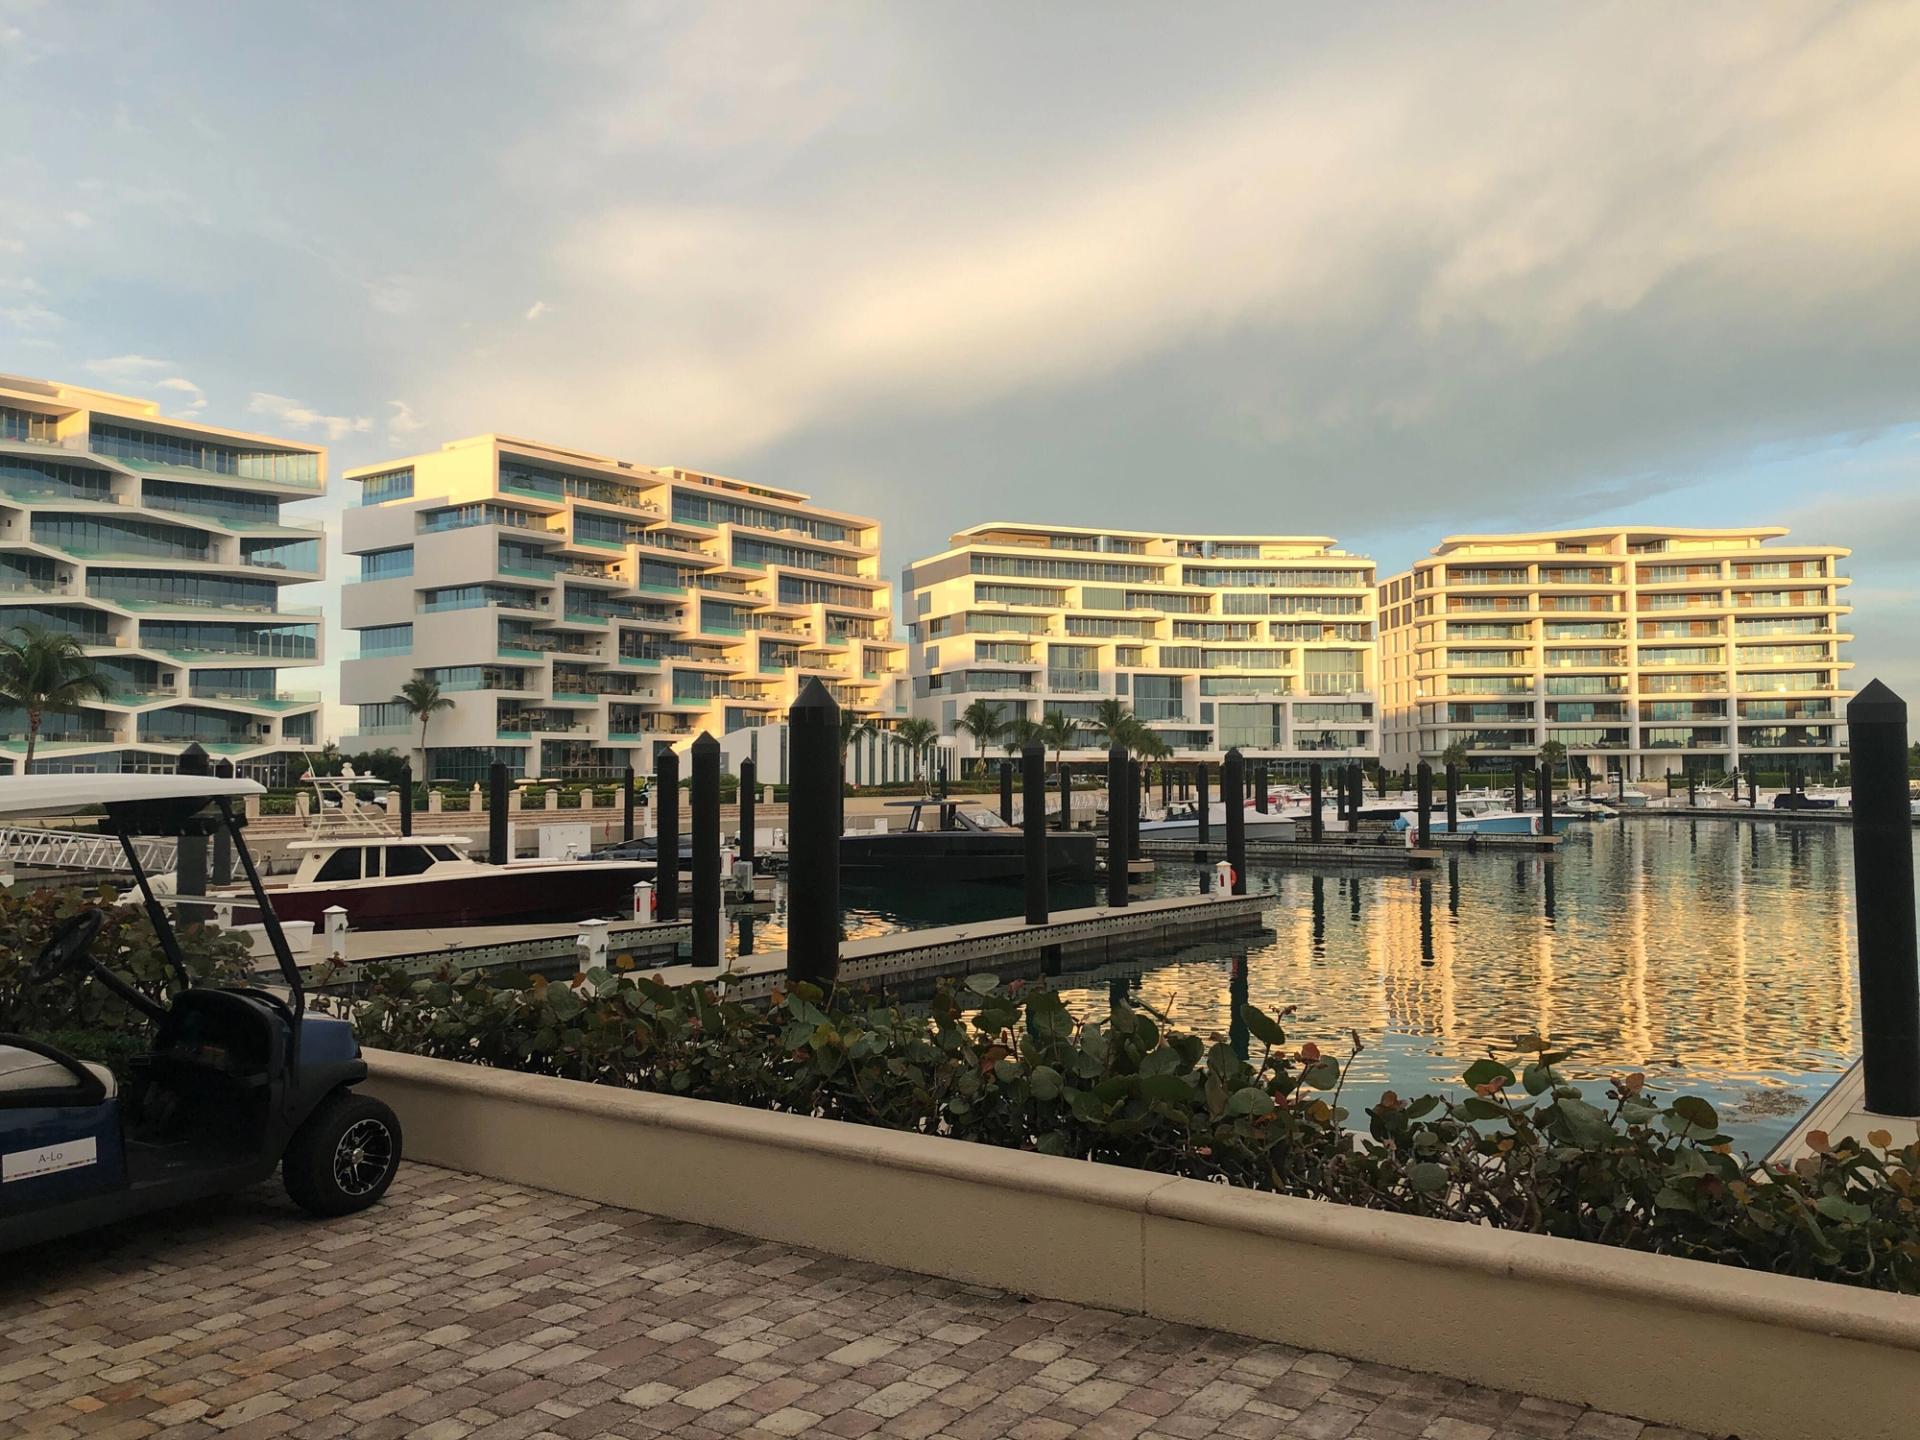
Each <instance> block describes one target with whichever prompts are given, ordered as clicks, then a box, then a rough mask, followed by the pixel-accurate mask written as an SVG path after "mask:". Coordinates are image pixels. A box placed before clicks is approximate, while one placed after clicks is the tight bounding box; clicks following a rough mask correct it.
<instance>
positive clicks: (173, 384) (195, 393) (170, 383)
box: [154, 375, 207, 415]
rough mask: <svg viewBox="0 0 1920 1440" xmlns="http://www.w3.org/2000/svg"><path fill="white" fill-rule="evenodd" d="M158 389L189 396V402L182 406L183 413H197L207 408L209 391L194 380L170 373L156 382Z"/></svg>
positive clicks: (181, 412)
mask: <svg viewBox="0 0 1920 1440" xmlns="http://www.w3.org/2000/svg"><path fill="white" fill-rule="evenodd" d="M154 389H156V390H171V391H175V392H177V393H178V394H181V395H185V396H186V397H187V403H186V405H185V406H184V407H182V408H181V410H180V412H179V413H180V414H182V415H195V414H198V413H199V412H200V411H202V410H204V409H206V408H207V392H206V391H204V390H202V389H201V388H200V387H199V386H198V385H196V384H194V383H193V381H191V380H188V379H186V378H184V377H182V376H179V375H170V376H168V377H167V378H166V379H165V380H161V381H158V382H156V383H155V385H154Z"/></svg>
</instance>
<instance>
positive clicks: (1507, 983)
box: [756, 818, 1859, 1156]
mask: <svg viewBox="0 0 1920 1440" xmlns="http://www.w3.org/2000/svg"><path fill="white" fill-rule="evenodd" d="M1852 838H1853V837H1852V834H1851V832H1850V830H1849V829H1848V828H1847V827H1846V826H1844V825H1832V824H1807V823H1792V822H1788V823H1780V824H1769V823H1757V824H1754V823H1741V822H1736V821H1724V820H1689V819H1679V818H1645V819H1633V820H1618V821H1610V822H1606V823H1602V824H1595V825H1580V826H1576V827H1575V829H1574V831H1573V833H1572V834H1571V835H1570V836H1569V838H1568V840H1567V843H1566V844H1565V846H1564V847H1563V850H1562V852H1561V853H1560V854H1559V855H1558V856H1556V857H1554V858H1552V859H1548V858H1546V857H1545V856H1542V855H1538V854H1531V853H1529V854H1515V853H1513V852H1511V851H1508V852H1502V853H1498V854H1496V853H1491V852H1488V853H1479V854H1469V853H1466V852H1464V851H1462V852H1458V853H1455V854H1453V855H1451V856H1450V857H1448V858H1445V859H1443V860H1442V861H1441V862H1440V863H1439V865H1438V866H1437V867H1436V868H1435V869H1433V870H1429V871H1412V872H1409V871H1405V870H1398V869H1395V870H1388V869H1385V868H1367V869H1354V870H1343V871H1335V870H1322V871H1315V872H1309V871H1302V870H1293V869H1286V870H1277V869H1275V870H1270V869H1263V868H1261V867H1259V866H1258V865H1255V866H1254V867H1253V868H1252V870H1251V873H1250V874H1249V877H1248V880H1249V888H1250V889H1251V890H1253V891H1254V892H1256V893H1262V894H1267V895H1270V896H1271V904H1270V905H1269V907H1268V908H1267V910H1266V912H1265V916H1264V921H1265V924H1266V925H1267V927H1268V928H1269V930H1270V932H1271V933H1270V934H1256V935H1251V936H1246V937H1242V938H1239V939H1235V940H1232V941H1214V942H1209V943H1205V944H1199V945H1195V946H1191V947H1189V948H1186V949H1183V950H1178V951H1174V952H1171V953H1168V954H1162V955H1153V956H1143V957H1140V958H1139V959H1138V960H1136V961H1133V962H1131V963H1128V964H1124V965H1111V966H1107V967H1104V968H1101V969H1099V970H1094V971H1082V972H1077V973H1072V974H1069V975H1066V976H1064V977H1062V978H1061V980H1060V981H1059V982H1058V983H1059V984H1060V985H1061V986H1062V987H1063V989H1064V993H1065V996H1066V999H1067V1002H1068V1004H1069V1005H1070V1006H1071V1007H1072V1008H1073V1009H1074V1010H1075V1011H1076V1012H1077V1013H1080V1014H1083V1015H1093V1014H1099V1013H1103V1012H1104V1010H1105V1007H1106V1005H1107V1003H1108V997H1109V995H1110V993H1111V992H1112V989H1113V987H1114V986H1115V985H1116V984H1120V985H1124V986H1125V989H1126V992H1127V993H1128V994H1129V995H1130V996H1132V997H1134V998H1136V999H1138V1000H1140V1001H1143V1002H1145V1003H1147V1004H1149V1005H1152V1006H1153V1007H1154V1008H1155V1009H1156V1010H1159V1011H1161V1012H1163V1013H1165V1014H1167V1015H1168V1016H1169V1017H1170V1019H1171V1021H1172V1023H1173V1024H1174V1025H1176V1026H1178V1027H1180V1028H1183V1029H1188V1030H1192V1031H1196V1032H1198V1033H1200V1034H1203V1035H1209V1036H1213V1035H1218V1036H1220V1037H1222V1038H1227V1037H1229V1036H1230V1035H1231V1033H1232V1030H1233V1026H1232V1019H1233V1012H1234V1005H1235V1001H1236V998H1237V996H1238V995H1239V994H1240V993H1241V987H1240V977H1241V975H1243V976H1244V994H1245V996H1246V998H1247V999H1248V1000H1250V1001H1252V1003H1254V1004H1256V1005H1259V1006H1261V1007H1262V1008H1264V1009H1266V1010H1268V1011H1269V1012H1270V1013H1276V1014H1277V1013H1278V1012H1279V1011H1281V1010H1285V1009H1287V1008H1289V1007H1291V1008H1292V1010H1293V1014H1292V1015H1291V1016H1290V1017H1288V1018H1287V1019H1286V1020H1285V1021H1284V1023H1285V1025H1286V1028H1287V1032H1288V1036H1289V1040H1290V1041H1291V1042H1294V1043H1298V1042H1305V1041H1309V1040H1311V1041H1313V1042H1314V1043H1316V1044H1318V1045H1319V1046H1320V1047H1321V1048H1322V1049H1325V1050H1328V1051H1331V1052H1333V1053H1337V1054H1343V1055H1344V1054H1345V1053H1347V1052H1348V1051H1349V1050H1350V1049H1351V1041H1350V1039H1349V1038H1348V1037H1349V1034H1350V1032H1357V1033H1358V1034H1359V1036H1360V1041H1361V1047H1362V1048H1361V1052H1360V1054H1359V1056H1358V1058H1357V1059H1356V1060H1355V1061H1354V1063H1353V1065H1352V1067H1351V1069H1350V1071H1349V1075H1348V1080H1347V1084H1346V1089H1345V1093H1344V1100H1343V1103H1346V1104H1347V1105H1348V1107H1349V1108H1350V1109H1351V1110H1352V1111H1353V1113H1354V1116H1355V1117H1356V1119H1362V1120H1363V1107H1365V1106H1366V1105H1369V1104H1371V1103H1373V1101H1374V1100H1375V1099H1376V1098H1377V1097H1378V1096H1379V1094H1380V1093H1381V1092H1382V1091H1384V1090H1394V1091H1397V1092H1398V1093H1399V1094H1401V1095H1402V1096H1412V1095H1419V1094H1423V1093H1427V1092H1429V1091H1433V1092H1439V1093H1451V1094H1455V1095H1459V1094H1461V1093H1463V1092H1462V1089H1461V1087H1460V1085H1459V1077H1460V1073H1461V1071H1462V1070H1464V1069H1465V1067H1466V1066H1467V1064H1469V1063H1470V1062H1471V1061H1472V1060H1473V1059H1475V1058H1477V1057H1479V1056H1481V1055H1484V1054H1487V1053H1488V1052H1489V1051H1491V1052H1492V1053H1494V1054H1495V1055H1498V1056H1500V1057H1501V1058H1503V1059H1508V1058H1511V1057H1512V1055H1513V1054H1514V1050H1515V1042H1516V1040H1517V1039H1518V1038H1519V1037H1522V1036H1526V1035H1530V1034H1538V1035H1542V1036H1544V1037H1546V1038H1547V1039H1549V1040H1551V1041H1552V1042H1553V1043H1554V1044H1555V1046H1556V1048H1562V1049H1569V1050H1572V1051H1573V1052H1574V1053H1573V1058H1572V1059H1571V1060H1569V1061H1568V1062H1567V1063H1566V1064H1565V1065H1564V1066H1563V1067H1562V1068H1563V1069H1564V1070H1566V1071H1567V1072H1569V1073H1570V1074H1571V1075H1573V1076H1575V1077H1577V1079H1578V1080H1580V1081H1581V1082H1583V1083H1584V1082H1588V1081H1589V1080H1590V1081H1591V1082H1592V1083H1591V1085H1590V1087H1589V1089H1588V1098H1589V1099H1591V1100H1595V1101H1599V1100H1600V1099H1601V1098H1602V1095H1603V1092H1604V1088H1605V1086H1604V1080H1605V1078H1606V1077H1608V1076H1612V1075H1616V1074H1625V1073H1627V1072H1629V1071H1633V1070H1643V1071H1645V1072H1646V1074H1647V1076H1648V1079H1649V1081H1650V1082H1651V1083H1652V1084H1653V1085H1654V1086H1655V1087H1656V1088H1657V1089H1659V1090H1661V1091H1663V1092H1665V1093H1667V1094H1668V1095H1672V1094H1674V1093H1679V1092H1681V1091H1685V1092H1689V1093H1694V1094H1699V1095H1702V1096H1705V1097H1706V1098H1707V1099H1708V1100H1710V1101H1711V1102H1712V1103H1713V1104H1714V1105H1715V1106H1716V1107H1717V1108H1718V1109H1719V1111H1720V1114H1721V1117H1722V1121H1723V1128H1724V1129H1725V1130H1726V1131H1727V1133H1729V1134H1730V1135H1732V1136H1733V1137H1734V1139H1735V1142H1736V1145H1737V1147H1738V1148H1740V1149H1744V1150H1747V1151H1749V1152H1750V1153H1752V1154H1754V1155H1756V1156H1757V1155H1758V1154H1760V1153H1762V1152H1763V1151H1764V1150H1765V1149H1767V1148H1768V1147H1769V1146H1771V1144H1772V1143H1773V1142H1774V1141H1775V1140H1777V1139H1778V1138H1779V1137H1780V1136H1782V1135H1784V1134H1785V1133H1786V1131H1787V1129H1788V1128H1789V1126H1790V1125H1791V1124H1792V1122H1793V1119H1794V1117H1795V1116H1797V1115H1798V1114H1799V1113H1800V1111H1801V1110H1802V1109H1804V1108H1805V1106H1806V1105H1807V1104H1809V1103H1811V1101H1812V1100H1813V1099H1815V1098H1817V1097H1818V1096H1819V1094H1820V1093H1821V1092H1822V1091H1823V1090H1824V1089H1825V1088H1826V1086H1827V1085H1828V1084H1829V1083H1830V1082H1831V1081H1832V1079H1833V1077H1834V1075H1835V1074H1836V1073H1838V1072H1839V1071H1840V1070H1842V1069H1844V1068H1845V1067H1846V1066H1847V1065H1848V1064H1849V1063H1851V1061H1852V1060H1853V1059H1854V1058H1855V1057H1856V1056H1857V1055H1858V1054H1859V1016H1858V996H1857V978H1856V971H1855V957H1854V932H1853V861H1852ZM1199 873H1200V870H1199V867H1196V866H1193V865H1190V864H1184V863H1165V862H1163V863H1162V865H1161V867H1160V872H1159V875H1158V877H1157V880H1156V889H1157V891H1158V892H1159V893H1163V894H1183V895H1184V894H1192V893H1194V892H1195V890H1196V889H1197V887H1198V879H1199ZM845 898H846V904H847V910H846V928H847V933H848V935H849V937H850V938H853V937H858V936H862V935H872V934H880V933H885V932H887V931H892V930H898V929H917V928H921V927H925V926H930V925H949V924H962V923H965V922H966V921H968V920H974V919H983V918H988V917H993V916H1002V915H1009V914H1017V913H1019V911H1020V893H1019V891H1018V889H1017V887H1000V886H991V885H958V886H948V887H932V888H930V887H924V886H922V887H915V888H913V889H911V890H905V889H903V890H901V891H899V892H895V891H892V890H849V891H847V892H846V897H845ZM1097 903H1099V901H1098V899H1097V898H1096V896H1095V895H1094V893H1093V891H1092V888H1091V887H1078V888H1075V887H1062V886H1056V887H1055V893H1054V908H1055V909H1057V910H1058V909H1066V908H1068V907H1070V906H1075V905H1090V904H1097ZM780 920H781V917H780V915H779V913H777V912H776V914H775V915H774V916H773V917H771V919H770V920H769V921H768V922H766V923H763V924H762V925H761V926H760V927H758V928H757V930H756V944H757V945H759V946H761V947H763V948H764V947H768V946H778V945H779V944H780V943H781V936H780Z"/></svg>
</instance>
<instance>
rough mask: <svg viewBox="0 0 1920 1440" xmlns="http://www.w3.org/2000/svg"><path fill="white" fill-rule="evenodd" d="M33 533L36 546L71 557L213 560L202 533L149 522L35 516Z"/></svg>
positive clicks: (87, 517)
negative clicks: (100, 556)
mask: <svg viewBox="0 0 1920 1440" xmlns="http://www.w3.org/2000/svg"><path fill="white" fill-rule="evenodd" d="M32 533H33V539H34V543H35V544H38V545H47V546H51V547H52V548H53V549H56V550H65V551H68V552H69V553H70V554H74V555H88V556H92V555H152V556H156V557H158V558H161V559H167V560H207V559H210V558H212V551H211V543H212V542H211V539H210V537H209V536H208V535H207V533H206V532H205V531H204V530H180V529H176V528H174V527H173V526H171V525H157V524H155V523H153V522H152V521H140V520H100V519H95V518H94V517H92V516H79V515H35V516H34V517H33V532H32Z"/></svg>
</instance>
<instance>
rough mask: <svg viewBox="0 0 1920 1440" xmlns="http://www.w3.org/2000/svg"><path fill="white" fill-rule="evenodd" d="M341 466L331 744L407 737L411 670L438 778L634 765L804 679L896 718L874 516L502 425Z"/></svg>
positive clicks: (414, 726) (397, 744)
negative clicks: (349, 560)
mask: <svg viewBox="0 0 1920 1440" xmlns="http://www.w3.org/2000/svg"><path fill="white" fill-rule="evenodd" d="M347 478H348V479H349V480H352V481H355V482H356V483H357V484H358V485H359V487H360V497H359V498H360V504H359V505H358V507H357V508H354V509H351V510H349V511H348V512H347V513H346V515H345V517H344V521H343V527H342V531H343V536H344V541H345V547H346V549H347V551H348V552H349V554H350V555H352V556H353V557H354V558H355V563H356V564H357V565H358V567H359V578H358V580H357V581H355V582H354V583H351V584H349V585H347V586H346V587H345V590H344V593H343V597H342V607H341V611H342V613H341V618H342V623H343V624H344V625H345V626H346V628H348V629H349V630H352V631H354V632H356V635H357V637H358V641H359V648H358V658H356V659H351V660H347V661H345V662H344V663H343V664H342V666H341V699H342V701H343V702H345V703H346V704H347V705H348V706H350V707H354V708H355V711H356V714H357V717H358V723H357V727H356V729H355V731H354V733H353V734H351V735H349V736H348V737H347V738H346V739H345V740H344V741H343V742H342V745H343V748H345V749H347V750H348V751H349V752H354V751H358V750H363V749H377V748H382V747H390V748H393V749H397V750H401V751H403V752H405V751H415V752H417V751H418V748H419V739H420V726H419V724H418V722H417V721H414V720H413V719H412V718H411V717H410V716H409V715H408V713H407V711H406V710H405V708H404V707H403V706H401V705H398V704H396V703H395V701H394V697H395V695H396V694H397V693H398V692H399V690H400V688H401V686H402V685H403V684H404V683H405V682H406V681H408V680H409V679H411V678H413V677H415V676H423V677H427V678H430V679H432V680H434V681H436V682H437V683H438V684H439V687H440V690H441V692H442V694H444V695H445V696H447V697H448V698H450V699H452V700H453V701H454V702H455V703H454V707H453V709H451V710H449V711H445V712H443V713H441V714H438V715H435V716H433V717H432V718H431V720H430V721H429V722H428V726H427V735H426V739H427V753H426V755H425V756H424V757H423V760H422V763H423V764H424V767H425V774H426V775H427V776H428V777H429V778H432V779H435V780H453V781H469V780H474V779H478V778H480V777H482V776H483V775H484V774H485V772H486V770H487V767H488V766H489V765H491V764H492V762H493V761H495V760H496V759H497V760H500V761H503V762H504V763H505V764H506V765H507V767H508V769H509V771H510V772H511V773H512V774H514V775H516V776H521V777H525V778H529V779H531V778H538V777H547V778H553V777H582V778H595V777H606V776H609V775H617V774H618V773H619V772H620V771H621V770H622V769H623V768H624V767H625V766H627V765H632V766H633V767H634V769H635V770H636V771H639V772H640V773H643V774H646V773H651V771H652V768H653V755H654V752H655V749H656V747H657V746H658V745H660V744H662V743H666V744H684V743H685V742H686V741H687V740H689V739H690V738H691V737H692V736H694V735H696V734H698V733H699V732H700V731H702V730H706V731H709V732H711V733H712V734H714V735H715V736H717V737H719V736H728V737H731V736H733V735H735V734H737V733H738V732H742V731H749V730H759V729H762V728H764V727H766V726H768V725H769V724H777V722H778V721H779V720H780V718H781V717H782V716H784V714H785V712H786V709H787V706H788V705H789V704H790V703H791V702H792V700H793V698H794V697H795V696H796V695H797V694H798V691H799V687H800V686H801V685H802V684H803V683H805V681H807V680H808V679H810V678H813V677H818V678H819V679H821V680H822V681H824V682H825V683H826V685H827V687H828V689H829V690H830V691H832V693H833V695H834V697H835V698H836V699H837V700H838V701H839V702H840V704H841V705H842V706H843V707H845V708H847V709H850V710H852V711H854V712H856V713H858V714H861V715H863V716H867V717H872V718H881V717H890V716H891V714H892V712H893V708H894V698H893V685H894V680H895V677H896V676H897V674H898V671H899V668H900V666H899V654H900V651H901V649H902V647H901V646H900V645H899V644H898V643H897V642H895V641H894V639H893V638H892V636H893V620H892V603H891V601H892V586H891V585H890V584H889V583H888V582H887V581H885V580H883V579H881V578H880V575H879V553H880V526H879V523H878V522H877V521H875V520H872V519H868V518H866V517H864V516H859V515H848V514H843V513H841V512H839V511H834V510H827V509H824V508H822V507H820V506H817V505H814V504H811V503H810V502H809V500H808V497H807V496H805V495H803V494H800V493H798V492H796V491H792V490H779V489H774V488H773V487H770V486H766V485H759V484H751V483H748V482H746V481H741V480H731V479H727V478H725V477H722V476H717V475H707V474H702V473H699V472H697V471H691V470H681V469H662V468H655V467H650V466H643V465H637V464H632V463H630V462H627V461H623V460H615V459H609V458H607V457H605V456H600V455H593V454H589V453H586V452H583V451H578V450H566V449H561V448H558V447H555V446H551V445H542V444H536V443H533V442H531V441H526V440H516V439H513V438H511V437H508V436H503V435H480V436H475V437H473V438H471V439H467V440H458V441H454V442H451V443H449V444H447V445H445V446H443V447H441V448H440V449H439V450H437V451H433V452H431V453H428V454H423V455H415V456H413V457H411V458H408V459H404V460H394V461H390V462H387V463H384V464H380V465H370V466H365V467H362V468H360V469H356V470H352V471H349V472H348V473H347ZM776 736H777V731H776V732H773V733H770V734H769V735H767V736H765V737H762V736H750V737H747V740H746V742H745V744H744V746H738V742H735V746H737V747H738V748H740V749H742V751H743V753H752V752H753V751H754V750H755V749H757V747H758V745H759V744H760V742H761V741H762V740H763V739H764V740H766V741H768V742H769V743H772V742H774V741H775V738H776ZM723 743H727V742H725V741H723ZM734 748H735V747H730V748H729V754H733V753H734Z"/></svg>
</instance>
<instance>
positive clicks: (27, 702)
mask: <svg viewBox="0 0 1920 1440" xmlns="http://www.w3.org/2000/svg"><path fill="white" fill-rule="evenodd" d="M111 694H112V691H111V689H110V688H109V685H108V681H107V675H106V672H105V671H103V670H102V669H101V668H100V667H99V666H98V665H97V664H95V663H94V660H93V657H92V656H90V655H88V654H87V652H86V651H85V650H83V649H81V648H80V642H79V641H78V640H77V639H75V638H74V637H73V636H72V635H69V634H67V633H66V632H65V631H64V630H43V629H42V628H41V627H39V626H38V625H21V626H19V627H17V628H16V629H15V630H14V631H13V632H12V633H11V634H10V635H9V636H8V637H7V638H6V639H4V640H0V704H4V705H6V706H8V707H9V708H11V709H15V710H24V711H26V712H27V755H26V759H24V760H22V761H21V762H20V773H21V774H22V775H24V774H26V773H27V772H28V771H29V770H31V769H32V768H33V752H34V748H35V747H36V746H37V745H38V744H39V742H40V722H41V720H42V719H43V718H44V717H45V716H46V715H47V714H48V713H49V712H51V713H53V714H55V715H77V714H79V713H80V707H81V706H82V705H83V704H84V703H85V702H86V701H88V700H105V699H107V698H108V696H109V695H111Z"/></svg>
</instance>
